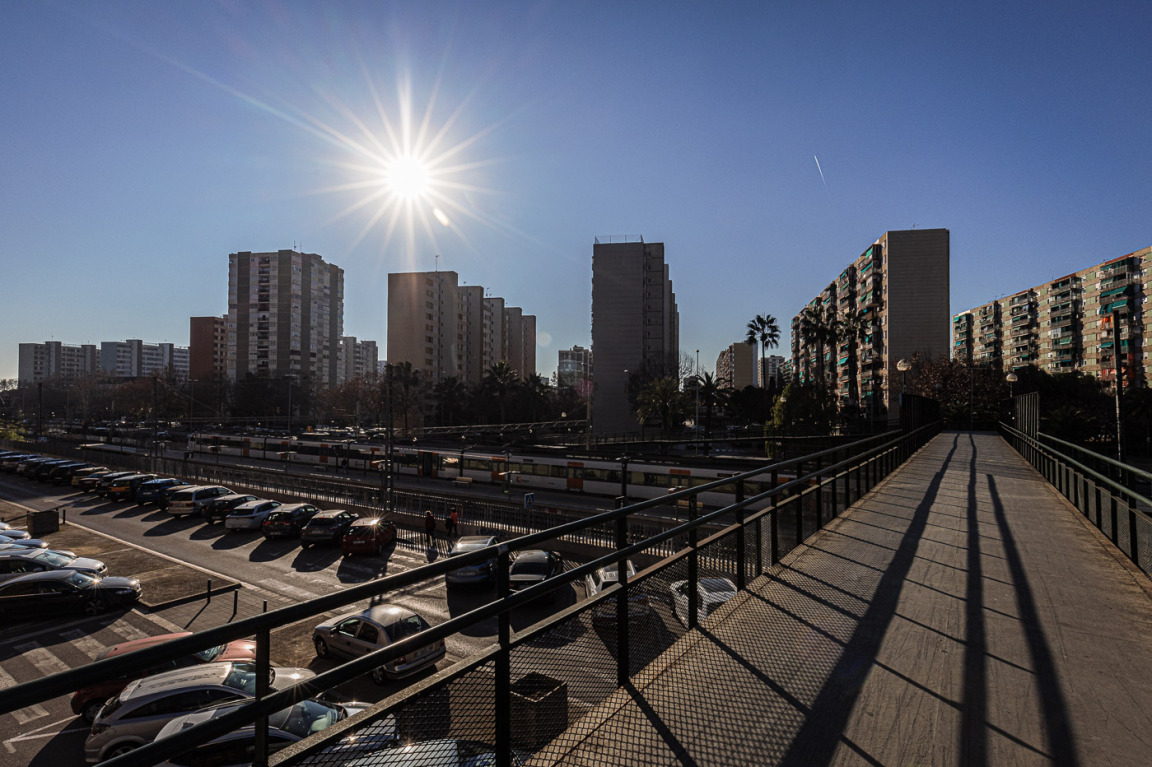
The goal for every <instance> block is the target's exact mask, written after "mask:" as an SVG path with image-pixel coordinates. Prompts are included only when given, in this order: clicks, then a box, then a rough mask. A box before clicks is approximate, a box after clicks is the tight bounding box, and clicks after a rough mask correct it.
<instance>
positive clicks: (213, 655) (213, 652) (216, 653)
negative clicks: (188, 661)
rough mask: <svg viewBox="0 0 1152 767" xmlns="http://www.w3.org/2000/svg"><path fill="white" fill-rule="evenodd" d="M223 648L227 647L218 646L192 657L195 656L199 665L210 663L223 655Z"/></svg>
mask: <svg viewBox="0 0 1152 767" xmlns="http://www.w3.org/2000/svg"><path fill="white" fill-rule="evenodd" d="M225 647H227V645H222V644H218V645H216V646H215V647H209V648H208V649H207V650H201V651H200V652H198V653H193V655H195V656H196V657H197V658H198V659H199V660H200V662H201V663H211V662H212V661H214V660H216V659H217V658H219V657H220V656H221V654H223V652H224V648H225Z"/></svg>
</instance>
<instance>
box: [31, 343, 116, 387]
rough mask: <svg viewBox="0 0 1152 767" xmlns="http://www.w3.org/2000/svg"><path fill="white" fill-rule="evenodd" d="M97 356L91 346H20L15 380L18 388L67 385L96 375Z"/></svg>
mask: <svg viewBox="0 0 1152 767" xmlns="http://www.w3.org/2000/svg"><path fill="white" fill-rule="evenodd" d="M98 369H99V355H98V354H97V351H96V346H95V345H94V344H83V345H82V346H71V345H68V344H64V343H61V342H60V341H45V342H44V343H42V344H20V351H19V365H18V368H17V373H16V375H17V379H16V380H17V381H18V382H19V384H20V386H29V385H31V384H36V383H43V382H59V383H71V382H72V381H75V380H77V379H80V378H83V377H85V376H88V375H92V374H93V373H96V372H97V371H98Z"/></svg>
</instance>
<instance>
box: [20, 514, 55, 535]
mask: <svg viewBox="0 0 1152 767" xmlns="http://www.w3.org/2000/svg"><path fill="white" fill-rule="evenodd" d="M25 524H26V525H27V526H28V534H29V535H30V536H32V537H33V538H42V537H43V536H44V535H46V534H47V533H54V532H56V531H57V530H59V529H60V514H59V513H58V512H57V511H56V510H55V509H51V510H49V511H30V512H28V515H27V518H26V520H25Z"/></svg>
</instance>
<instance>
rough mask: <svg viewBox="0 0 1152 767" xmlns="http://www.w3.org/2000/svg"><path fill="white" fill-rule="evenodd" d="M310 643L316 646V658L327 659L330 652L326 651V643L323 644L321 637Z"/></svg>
mask: <svg viewBox="0 0 1152 767" xmlns="http://www.w3.org/2000/svg"><path fill="white" fill-rule="evenodd" d="M312 643H313V644H314V645H316V657H317V658H327V657H328V655H329V654H330V652H329V650H328V643H327V642H325V641H324V639H323V638H322V637H316V639H314V640H313V641H312Z"/></svg>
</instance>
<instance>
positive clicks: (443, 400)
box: [432, 376, 468, 426]
mask: <svg viewBox="0 0 1152 767" xmlns="http://www.w3.org/2000/svg"><path fill="white" fill-rule="evenodd" d="M432 396H433V397H435V399H436V405H437V409H438V410H439V411H440V425H441V426H453V425H455V422H456V418H455V417H454V416H455V415H456V414H457V413H459V412H460V410H461V409H462V406H463V404H464V402H465V401H466V400H467V397H468V387H467V385H465V383H464V382H463V381H461V380H460V379H459V378H457V377H456V376H448V377H446V378H441V379H440V380H439V381H437V382H436V385H435V386H434V387H432Z"/></svg>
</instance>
